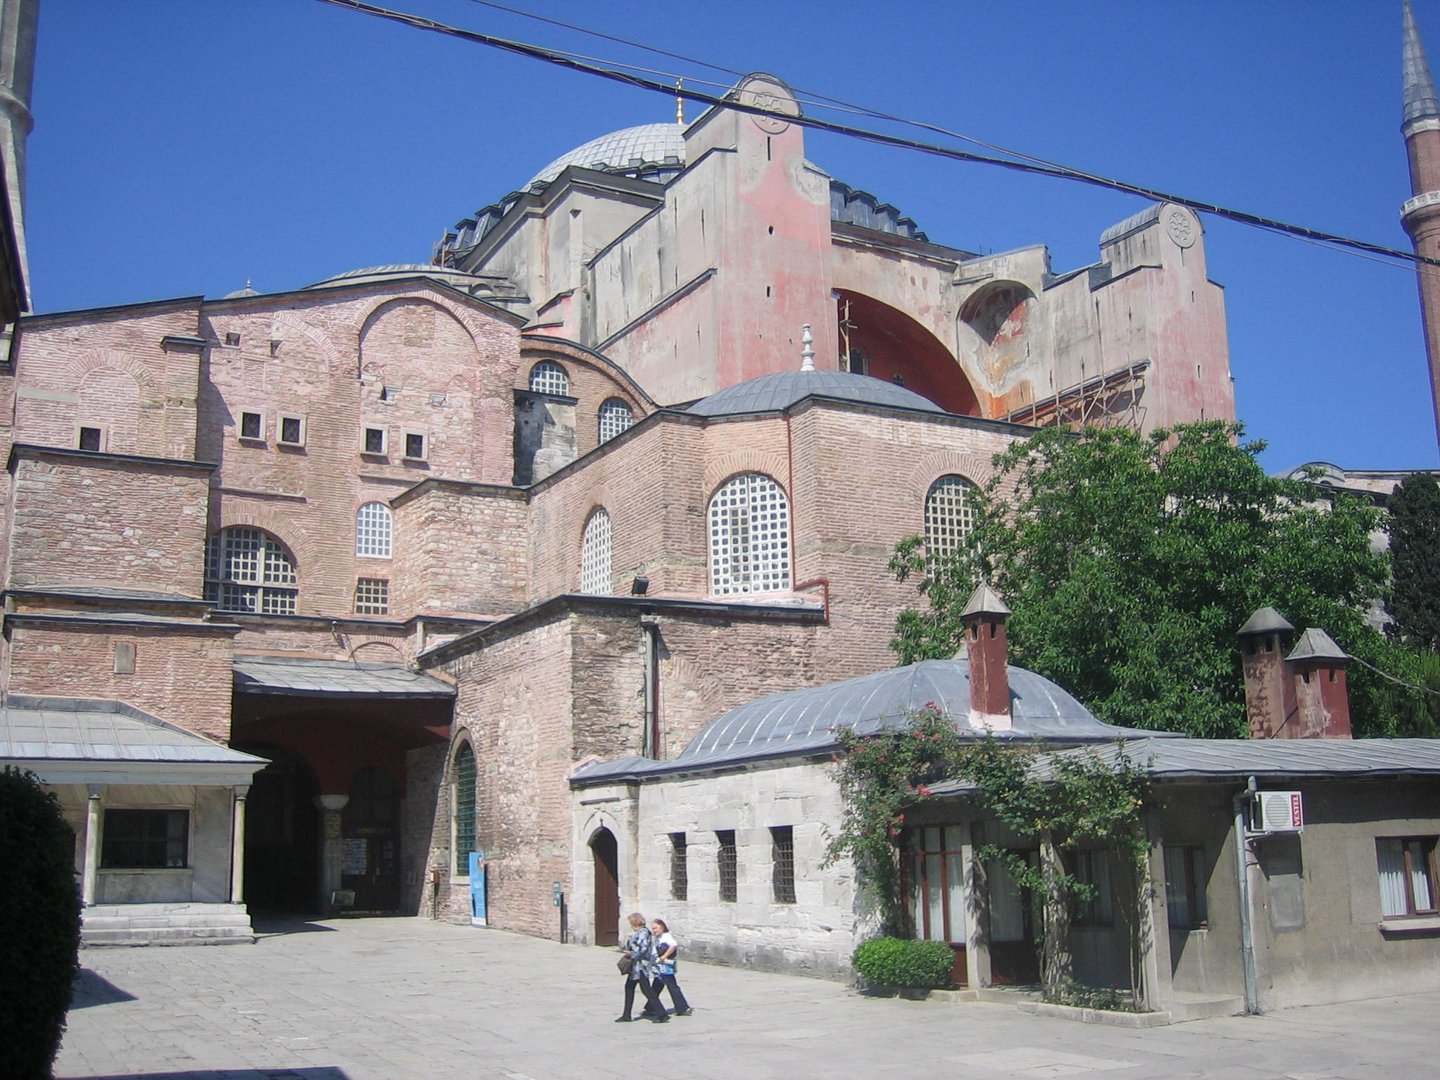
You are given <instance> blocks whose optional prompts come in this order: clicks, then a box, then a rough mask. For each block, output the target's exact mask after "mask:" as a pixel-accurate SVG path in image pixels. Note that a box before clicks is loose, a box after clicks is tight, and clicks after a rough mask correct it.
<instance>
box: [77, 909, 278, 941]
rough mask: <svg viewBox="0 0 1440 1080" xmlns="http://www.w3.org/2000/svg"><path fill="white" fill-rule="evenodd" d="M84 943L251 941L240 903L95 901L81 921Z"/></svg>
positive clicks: (252, 936)
mask: <svg viewBox="0 0 1440 1080" xmlns="http://www.w3.org/2000/svg"><path fill="white" fill-rule="evenodd" d="M80 940H81V944H83V945H184V944H196V945H204V944H222V943H231V942H253V941H254V940H255V931H254V928H253V927H252V926H251V923H250V913H249V912H248V911H247V910H246V909H245V906H244V905H243V904H194V903H183V904H94V905H91V906H90V907H88V908H86V909H85V911H84V914H83V919H82V922H81V931H80Z"/></svg>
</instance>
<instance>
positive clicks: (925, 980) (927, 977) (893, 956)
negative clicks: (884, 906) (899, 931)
mask: <svg viewBox="0 0 1440 1080" xmlns="http://www.w3.org/2000/svg"><path fill="white" fill-rule="evenodd" d="M850 961H851V963H852V964H854V966H855V973H856V974H857V975H859V976H860V977H861V978H862V979H864V980H865V982H866V984H867V985H869V986H903V987H916V988H919V989H924V990H929V989H934V988H936V987H944V986H949V985H950V970H951V968H952V967H953V966H954V964H955V951H954V950H953V949H951V948H950V946H949V945H946V944H945V942H943V941H906V940H904V939H903V938H894V937H878V938H871V939H870V940H869V941H862V942H861V943H860V946H859V947H858V948H857V949H856V950H855V954H854V955H853V956H852V957H851V958H850Z"/></svg>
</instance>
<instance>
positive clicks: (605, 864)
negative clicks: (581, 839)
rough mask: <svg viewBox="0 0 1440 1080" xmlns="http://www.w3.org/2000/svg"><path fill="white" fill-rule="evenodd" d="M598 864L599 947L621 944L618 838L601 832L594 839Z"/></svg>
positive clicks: (596, 878)
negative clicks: (616, 839) (616, 840)
mask: <svg viewBox="0 0 1440 1080" xmlns="http://www.w3.org/2000/svg"><path fill="white" fill-rule="evenodd" d="M590 852H591V854H592V855H593V857H594V862H595V944H596V945H618V944H620V867H619V854H618V852H617V850H616V845H615V834H614V833H612V832H611V831H610V830H609V829H601V830H600V831H599V832H597V833H596V834H595V835H594V836H593V837H591V839H590Z"/></svg>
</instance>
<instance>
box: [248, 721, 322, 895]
mask: <svg viewBox="0 0 1440 1080" xmlns="http://www.w3.org/2000/svg"><path fill="white" fill-rule="evenodd" d="M235 749H237V750H243V751H244V752H245V753H247V754H258V755H259V756H261V757H264V758H269V759H270V764H269V765H266V766H265V768H263V769H261V770H260V771H259V772H258V773H256V774H255V780H254V782H253V783H252V784H251V786H250V795H249V797H248V799H247V800H246V808H245V900H246V903H247V904H248V905H249V906H250V910H251V911H266V912H283V913H285V914H312V913H313V912H314V910H315V894H316V889H317V887H318V884H317V883H318V882H319V871H320V850H319V842H320V818H319V811H318V810H317V809H316V807H315V796H316V795H318V794H319V790H320V789H319V785H318V784H317V783H316V781H315V774H314V772H313V771H311V769H310V766H309V765H308V764H306V762H305V761H304V760H303V759H302V758H301V757H300V755H298V754H296V753H295V752H294V751H293V750H288V749H286V748H285V747H283V746H275V745H273V744H271V743H249V744H243V745H237V746H236V747H235Z"/></svg>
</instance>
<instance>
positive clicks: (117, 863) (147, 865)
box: [100, 810, 190, 870]
mask: <svg viewBox="0 0 1440 1080" xmlns="http://www.w3.org/2000/svg"><path fill="white" fill-rule="evenodd" d="M103 836H104V839H103V841H102V843H101V845H100V866H101V867H102V868H104V869H115V870H177V869H183V868H184V867H186V866H188V865H189V858H190V812H189V811H188V810H106V811H105V823H104V827H103Z"/></svg>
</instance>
